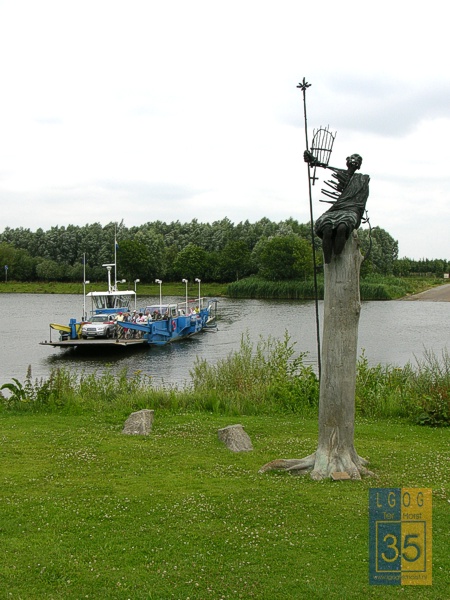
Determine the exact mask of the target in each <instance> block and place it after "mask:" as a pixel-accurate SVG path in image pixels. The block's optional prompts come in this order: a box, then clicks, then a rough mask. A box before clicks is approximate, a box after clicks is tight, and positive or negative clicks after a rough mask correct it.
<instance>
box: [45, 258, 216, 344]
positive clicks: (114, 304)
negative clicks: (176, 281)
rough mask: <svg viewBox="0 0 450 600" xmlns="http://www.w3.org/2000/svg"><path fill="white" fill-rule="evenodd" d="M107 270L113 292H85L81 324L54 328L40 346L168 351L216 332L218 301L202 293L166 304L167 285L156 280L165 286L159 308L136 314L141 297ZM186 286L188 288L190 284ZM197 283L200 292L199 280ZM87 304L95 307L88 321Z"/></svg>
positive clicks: (149, 307)
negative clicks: (122, 287)
mask: <svg viewBox="0 0 450 600" xmlns="http://www.w3.org/2000/svg"><path fill="white" fill-rule="evenodd" d="M103 266H104V267H106V268H107V270H108V290H107V291H103V292H96V291H94V292H89V293H88V294H86V293H84V294H83V295H84V307H83V318H82V319H81V320H80V321H78V320H77V319H75V318H72V319H70V320H69V323H68V324H62V325H61V324H58V323H50V340H49V341H47V340H45V341H44V342H40V344H41V345H43V346H52V347H54V348H75V347H76V348H88V347H97V346H103V347H108V348H113V347H114V348H120V347H121V348H123V347H130V346H139V345H145V344H147V345H154V346H163V345H165V344H168V343H171V342H175V341H178V340H181V339H184V338H188V337H191V336H193V335H196V334H198V333H200V332H201V331H204V330H211V329H215V328H216V324H215V320H216V313H217V300H216V299H207V298H203V297H201V296H200V290H199V297H198V298H195V299H191V300H189V299H188V297H187V295H186V299H185V300H184V301H181V302H178V303H171V304H168V303H164V304H163V302H162V297H161V283H162V282H161V281H160V280H156V282H157V283H159V284H160V301H159V303H156V304H153V305H150V306H146V307H144V308H140V309H139V310H138V309H136V308H134V310H133V309H132V306H134V307H136V292H134V291H132V290H126V291H119V290H118V289H117V282H116V283H115V284H112V282H111V271H112V268H113V267H114V268H115V264H105V265H103ZM114 279H115V277H114ZM183 281H184V282H186V284H187V280H183ZM197 281H198V282H199V288H200V280H197ZM86 301H90V302H91V310H90V317H89V318H88V317H87V312H86ZM138 315H140V317H139V318H137V319H136V316H138ZM53 332H57V334H58V339H57V340H54V339H52V333H53ZM53 335H54V333H53Z"/></svg>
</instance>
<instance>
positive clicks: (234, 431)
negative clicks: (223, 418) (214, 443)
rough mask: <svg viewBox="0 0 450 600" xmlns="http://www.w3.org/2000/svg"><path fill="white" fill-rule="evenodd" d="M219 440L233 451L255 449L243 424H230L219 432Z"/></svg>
mask: <svg viewBox="0 0 450 600" xmlns="http://www.w3.org/2000/svg"><path fill="white" fill-rule="evenodd" d="M217 435H218V437H219V440H220V441H221V442H223V443H224V444H225V446H226V447H227V448H228V449H229V450H231V451H232V452H248V451H249V450H253V446H252V442H251V440H250V438H249V436H248V434H247V433H246V432H245V431H244V428H243V427H242V425H228V427H224V428H223V429H219V430H218V432H217Z"/></svg>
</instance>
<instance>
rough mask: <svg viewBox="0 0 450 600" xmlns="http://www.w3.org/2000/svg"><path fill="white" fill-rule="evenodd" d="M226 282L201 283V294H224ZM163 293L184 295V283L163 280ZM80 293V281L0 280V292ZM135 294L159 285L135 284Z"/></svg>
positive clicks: (154, 291) (97, 287)
mask: <svg viewBox="0 0 450 600" xmlns="http://www.w3.org/2000/svg"><path fill="white" fill-rule="evenodd" d="M119 287H120V289H123V290H125V289H128V288H129V289H134V283H133V282H131V283H128V284H126V283H124V284H120V286H119ZM226 287H227V286H226V284H222V283H202V284H201V294H202V296H211V297H212V296H224V295H225V293H226ZM106 288H107V282H106V281H102V282H97V283H94V282H92V283H90V284H89V285H87V286H86V292H90V291H101V290H105V289H106ZM162 289H163V293H164V295H165V296H181V297H183V298H184V297H185V295H186V286H185V284H184V283H181V282H180V283H178V282H167V283H166V282H164V284H163V288H162ZM1 293H4V294H82V293H83V284H82V283H61V282H57V281H50V282H32V283H26V282H20V281H9V282H8V283H5V282H4V281H3V282H0V294H1ZM137 295H138V297H139V296H159V285H157V284H155V283H140V284H138V286H137ZM196 295H197V296H198V286H197V284H196V283H195V284H194V283H192V284H191V285H189V296H190V297H195V296H196Z"/></svg>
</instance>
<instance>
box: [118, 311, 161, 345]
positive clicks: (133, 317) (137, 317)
mask: <svg viewBox="0 0 450 600" xmlns="http://www.w3.org/2000/svg"><path fill="white" fill-rule="evenodd" d="M152 320H153V319H152V315H151V314H150V311H148V310H147V311H145V314H144V313H142V312H139V313H138V312H137V310H133V311H132V312H119V313H117V315H116V316H115V317H114V322H115V323H116V337H118V338H122V337H125V334H126V333H127V331H128V332H131V331H132V332H133V333H135V331H134V330H127V329H125V328H123V327H118V326H117V323H141V324H143V325H146V324H147V323H149V322H150V321H152ZM137 333H140V332H137Z"/></svg>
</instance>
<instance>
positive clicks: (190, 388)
mask: <svg viewBox="0 0 450 600" xmlns="http://www.w3.org/2000/svg"><path fill="white" fill-rule="evenodd" d="M305 356H306V355H305V353H300V354H296V352H295V344H293V343H291V341H290V338H289V336H288V334H287V333H285V336H284V338H283V339H281V340H279V339H275V338H273V337H270V336H269V338H267V339H263V338H260V339H259V341H258V342H257V344H256V346H255V345H254V344H253V343H251V342H250V340H249V336H248V334H247V335H243V336H242V339H241V345H240V348H239V350H237V351H235V352H232V353H231V354H230V355H229V356H228V357H226V358H224V359H221V360H219V361H218V362H217V363H216V364H210V363H209V362H208V361H206V360H205V359H197V360H196V362H195V363H194V365H193V368H192V369H191V371H190V377H191V380H190V382H189V383H187V384H185V385H184V386H183V387H181V388H179V387H177V386H169V385H156V384H155V383H154V382H153V381H152V379H151V378H150V377H148V376H146V375H144V374H142V373H141V372H139V371H137V372H134V373H131V374H130V373H128V372H127V371H126V370H122V371H120V372H118V373H115V372H113V371H111V370H106V371H104V372H103V373H98V372H96V373H85V372H82V373H81V374H77V373H74V372H73V371H69V370H67V369H54V370H53V371H52V372H51V374H50V376H49V377H48V378H47V379H40V380H34V381H33V378H32V374H31V369H30V368H29V370H28V373H27V375H26V378H25V381H24V382H23V383H22V382H21V381H19V380H18V379H13V381H12V382H9V383H5V384H3V385H2V386H1V387H0V390H4V391H5V393H4V394H3V395H2V394H1V391H0V408H1V409H2V410H4V411H6V410H7V411H20V412H22V411H26V412H36V413H40V412H60V411H63V412H69V413H71V414H83V413H90V412H104V411H119V412H121V413H123V414H125V413H127V412H129V411H131V410H138V409H141V408H154V409H156V408H164V409H169V410H172V411H183V410H195V411H202V412H209V413H214V414H223V415H269V414H288V413H295V414H300V415H304V416H308V415H312V414H315V413H316V410H317V406H318V399H319V382H318V380H317V377H316V375H315V373H314V371H313V369H312V367H311V366H310V365H306V364H305ZM355 397H356V411H357V414H359V415H361V416H364V417H371V418H392V417H393V418H396V417H399V418H402V419H408V420H410V421H411V422H413V423H419V424H422V425H430V426H448V425H450V356H449V353H448V351H444V352H443V354H442V356H441V357H440V358H439V357H437V356H435V355H434V353H432V352H427V353H425V358H424V359H423V360H422V361H416V365H414V366H413V365H411V364H407V365H406V366H405V367H402V368H397V367H395V366H391V365H375V366H371V365H369V363H368V360H367V358H366V356H365V355H364V354H363V355H362V356H361V358H360V359H359V361H358V365H357V381H356V396H355Z"/></svg>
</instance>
